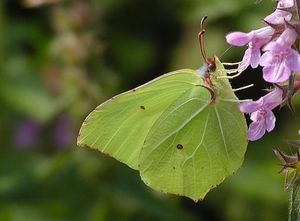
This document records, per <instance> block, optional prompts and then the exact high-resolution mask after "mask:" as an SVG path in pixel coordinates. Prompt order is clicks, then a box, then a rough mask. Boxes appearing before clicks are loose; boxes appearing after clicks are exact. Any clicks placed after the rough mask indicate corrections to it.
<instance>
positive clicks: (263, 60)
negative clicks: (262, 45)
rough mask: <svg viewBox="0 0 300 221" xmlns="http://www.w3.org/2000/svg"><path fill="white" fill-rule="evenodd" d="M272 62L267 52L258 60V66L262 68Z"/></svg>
mask: <svg viewBox="0 0 300 221" xmlns="http://www.w3.org/2000/svg"><path fill="white" fill-rule="evenodd" d="M271 62H272V55H271V53H270V52H269V51H267V52H265V53H263V55H262V56H261V57H260V59H259V64H260V66H262V67H265V66H268V65H270V64H271Z"/></svg>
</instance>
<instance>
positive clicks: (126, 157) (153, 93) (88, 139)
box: [77, 69, 202, 169]
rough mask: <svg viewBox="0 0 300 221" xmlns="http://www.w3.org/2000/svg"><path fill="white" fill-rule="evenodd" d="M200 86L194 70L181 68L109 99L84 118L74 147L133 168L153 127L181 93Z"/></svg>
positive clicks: (199, 80)
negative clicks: (196, 85) (84, 148)
mask: <svg viewBox="0 0 300 221" xmlns="http://www.w3.org/2000/svg"><path fill="white" fill-rule="evenodd" d="M200 83H202V79H201V78H200V77H199V76H198V75H197V74H196V73H195V71H193V70H189V69H185V70H179V71H175V72H171V73H169V74H165V75H162V76H161V77H159V78H156V79H154V80H153V81H151V82H149V83H147V84H144V85H142V86H140V87H138V88H136V89H133V90H131V91H128V92H125V93H123V94H120V95H118V96H116V97H113V98H112V99H110V100H108V101H106V102H104V103H103V104H101V105H100V106H98V107H97V108H96V109H95V110H94V111H93V112H92V113H91V114H90V115H89V116H88V117H87V118H86V120H85V121H84V123H83V125H82V127H81V129H80V132H79V136H78V139H77V142H78V145H79V146H85V147H90V148H93V149H97V150H99V151H101V152H103V153H106V154H108V155H110V156H112V157H114V158H116V159H117V160H119V161H121V162H123V163H126V164H127V165H128V166H130V167H131V168H133V169H137V168H138V159H139V154H140V150H141V148H142V146H143V144H144V141H145V137H146V136H147V134H148V132H149V130H150V129H151V127H152V126H153V124H154V123H155V122H156V120H157V119H158V118H159V117H160V116H161V115H162V114H163V113H164V111H165V110H166V109H167V108H168V107H169V106H170V105H171V104H172V103H174V102H175V101H176V100H177V99H178V98H179V97H180V96H182V94H185V93H186V92H187V91H189V90H190V89H191V88H194V87H195V84H200Z"/></svg>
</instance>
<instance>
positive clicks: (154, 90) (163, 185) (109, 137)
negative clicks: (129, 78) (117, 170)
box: [78, 58, 247, 200]
mask: <svg viewBox="0 0 300 221" xmlns="http://www.w3.org/2000/svg"><path fill="white" fill-rule="evenodd" d="M225 75H226V71H225V70H224V67H223V65H222V64H221V63H220V62H219V60H218V59H217V58H216V71H215V72H213V73H211V77H210V80H211V81H212V85H213V88H214V91H215V95H216V100H212V98H211V93H210V92H209V90H208V89H206V88H204V87H202V86H200V85H202V84H204V81H203V78H202V77H201V76H200V75H199V74H198V73H197V72H196V71H193V70H179V71H175V72H172V73H169V74H166V75H163V76H161V77H159V78H157V79H155V80H153V81H151V82H149V83H147V84H145V85H142V86H141V87H139V88H136V89H134V90H132V91H129V92H126V93H123V94H121V95H118V96H117V97H114V98H112V99H111V100H109V101H107V102H105V103H103V104H102V105H100V106H99V107H97V108H96V110H94V111H93V112H92V113H91V114H90V115H89V116H88V117H87V119H86V120H85V122H84V123H83V126H82V128H81V130H80V133H79V137H78V144H79V145H80V146H87V147H91V148H94V149H98V150H100V151H102V152H104V153H106V154H109V155H111V156H112V157H115V158H116V159H118V160H119V161H121V162H124V163H126V164H127V165H129V166H130V167H132V168H134V169H139V170H140V175H141V178H142V179H143V181H144V182H145V183H146V184H147V185H149V186H150V187H152V188H154V189H157V190H160V191H162V192H167V193H173V194H177V195H183V196H187V197H189V198H191V199H193V200H199V199H203V197H204V196H205V194H206V193H207V192H208V191H209V190H210V189H211V188H213V187H215V186H216V185H217V184H219V183H221V182H222V181H223V180H224V179H225V178H226V177H227V176H228V175H230V174H232V173H233V172H235V171H236V170H237V169H238V168H239V167H240V166H241V164H242V162H243V158H244V154H245V151H246V147H247V140H246V131H247V125H246V122H245V119H244V116H243V114H242V113H241V112H239V110H238V109H237V103H238V99H237V98H236V96H235V95H234V93H233V91H232V88H231V86H230V83H229V81H228V79H226V78H220V77H221V76H225Z"/></svg>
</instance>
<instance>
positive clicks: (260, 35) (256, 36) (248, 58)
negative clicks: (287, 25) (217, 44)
mask: <svg viewBox="0 0 300 221" xmlns="http://www.w3.org/2000/svg"><path fill="white" fill-rule="evenodd" d="M273 34H274V29H273V28H271V27H270V26H267V27H264V28H260V29H258V30H254V31H251V32H249V33H243V32H233V33H230V34H228V35H227V36H226V40H227V42H228V43H229V44H231V45H235V46H243V45H246V44H248V49H247V50H246V51H245V54H244V57H243V60H242V62H241V64H240V65H239V67H238V70H239V72H242V71H243V70H245V69H246V68H247V67H248V66H249V65H251V67H252V68H257V67H258V65H259V60H260V57H261V51H260V48H261V47H262V46H263V45H265V44H266V43H268V42H269V41H270V40H271V38H272V36H273Z"/></svg>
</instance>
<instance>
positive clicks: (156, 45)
mask: <svg viewBox="0 0 300 221" xmlns="http://www.w3.org/2000/svg"><path fill="white" fill-rule="evenodd" d="M34 2H36V1H33V0H24V1H17V0H13V1H11V0H6V1H5V0H4V1H1V2H0V33H1V38H0V70H1V75H0V105H1V109H0V117H1V119H0V120H1V127H0V138H1V149H0V220H5V221H27V220H28V221H35V220H37V221H40V220H43V221H47V220H58V221H60V220H64V221H65V220H89V221H96V220H97V221H98V220H206V221H208V220H212V221H214V220H218V221H220V220H226V221H239V220H243V221H251V220H256V221H265V220H274V221H283V220H286V219H287V207H288V194H287V192H285V191H284V188H283V177H282V176H281V175H279V174H277V171H278V162H277V161H276V159H275V157H274V156H273V154H272V151H271V148H272V147H278V146H282V147H285V146H286V145H285V144H284V143H283V142H282V140H283V139H284V138H288V139H294V138H297V131H298V129H299V122H300V121H299V120H300V119H299V114H291V112H290V111H289V110H288V109H287V108H283V109H281V111H280V112H279V111H278V112H277V113H276V115H277V116H278V120H277V128H276V129H275V131H274V132H272V133H271V134H268V135H267V136H266V137H265V139H263V140H261V141H257V142H255V143H251V144H250V145H249V148H248V152H247V154H246V159H245V163H244V165H243V167H242V168H241V169H240V170H239V171H238V173H237V174H236V175H234V176H232V177H231V178H229V179H227V180H226V181H225V183H223V184H221V185H220V186H219V187H218V188H216V189H214V190H213V191H211V192H210V193H209V194H208V196H207V197H206V198H205V200H204V201H203V202H199V203H197V204H196V203H194V202H192V201H190V200H188V199H184V198H180V197H176V196H169V195H164V194H161V193H158V192H155V191H152V190H150V189H149V188H148V187H146V186H145V185H144V184H143V183H142V182H141V181H140V178H139V176H138V173H137V172H134V171H132V170H130V169H129V168H128V167H126V166H125V165H123V164H121V163H119V162H117V161H115V160H113V159H111V158H109V157H107V156H104V155H102V154H101V153H98V152H95V151H92V150H88V149H81V148H78V147H76V144H75V143H76V134H77V132H78V129H79V127H80V124H81V122H82V121H83V119H84V118H85V116H86V115H87V114H88V113H89V112H90V111H91V110H92V109H93V108H94V107H95V106H96V105H97V104H99V103H101V102H102V101H104V100H105V99H107V98H109V97H111V96H112V95H115V94H117V93H119V92H122V91H124V90H127V89H130V88H132V87H134V86H137V85H139V84H141V83H144V82H146V81H148V80H150V79H153V78H154V77H156V76H158V75H160V74H162V73H165V72H168V71H172V70H174V69H177V68H185V67H189V68H198V67H199V66H201V64H202V59H201V57H200V53H199V51H198V43H197V38H196V35H197V32H198V29H199V21H200V19H201V17H202V16H203V15H208V16H209V20H208V23H207V27H206V30H207V33H206V36H205V41H206V45H205V46H206V49H207V52H208V54H209V55H213V54H214V53H215V54H217V55H218V56H221V59H222V60H223V61H238V60H240V59H241V56H242V50H241V49H237V48H231V49H230V50H229V51H228V52H227V53H226V54H224V55H222V53H223V52H224V51H225V50H226V49H227V47H228V45H226V43H225V40H224V36H225V34H226V33H228V32H230V31H234V30H241V31H249V30H251V29H254V28H257V27H261V26H262V25H263V24H262V22H261V20H262V18H263V16H265V15H267V14H268V13H269V12H271V11H272V10H273V8H274V4H273V2H272V1H271V0H265V1H262V3H260V4H258V5H257V4H255V1H254V0H253V1H252V0H249V1H239V0H226V1H219V0H210V1H208V0H175V1H160V0H143V1H138V0H101V1H97V0H89V1H87V0H74V1H51V0H48V1H46V0H44V1H37V2H45V3H46V2H48V4H45V5H43V4H42V5H39V7H32V6H34V5H33V4H34ZM51 2H53V3H52V4H50V3H51ZM54 2H56V3H54ZM252 82H254V83H255V85H256V86H255V87H254V88H252V89H249V90H247V91H244V92H240V93H239V94H238V96H240V97H241V98H249V97H251V98H257V97H259V96H260V95H262V94H263V93H264V92H262V91H261V89H262V88H264V87H266V86H267V85H265V84H264V83H263V81H262V77H261V72H260V71H259V70H256V71H253V70H249V71H247V72H245V73H244V74H243V75H242V76H241V77H240V78H239V79H236V80H234V81H233V85H234V86H240V85H245V84H247V83H252ZM294 103H295V107H296V109H297V110H298V111H299V110H300V97H299V96H297V97H296V98H295V102H294ZM287 148H288V147H287ZM290 151H291V150H290Z"/></svg>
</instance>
